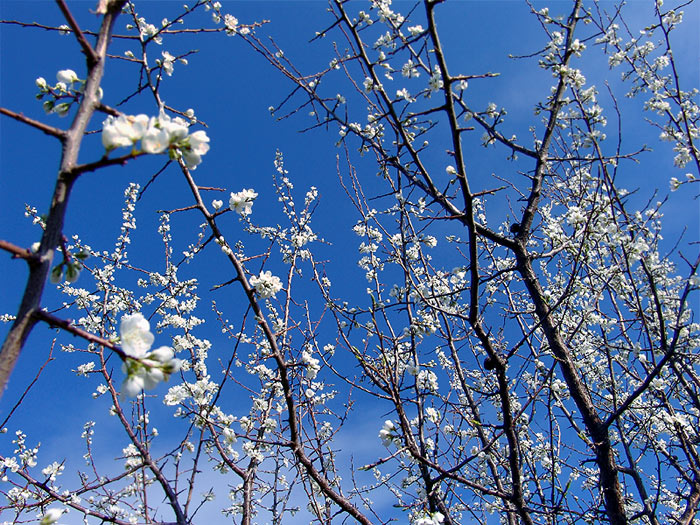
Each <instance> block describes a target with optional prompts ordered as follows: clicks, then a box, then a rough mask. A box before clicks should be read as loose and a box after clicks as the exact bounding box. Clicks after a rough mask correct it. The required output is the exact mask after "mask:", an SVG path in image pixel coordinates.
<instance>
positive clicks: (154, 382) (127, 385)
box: [122, 346, 182, 397]
mask: <svg viewBox="0 0 700 525" xmlns="http://www.w3.org/2000/svg"><path fill="white" fill-rule="evenodd" d="M180 368H182V361H181V360H180V359H175V352H173V349H172V348H170V347H168V346H161V347H160V348H157V349H156V350H153V352H150V353H148V354H146V355H145V356H144V357H143V358H142V359H140V360H139V361H137V360H134V359H128V360H127V361H126V362H125V363H124V364H123V365H122V370H123V371H124V373H125V374H127V376H126V379H124V383H123V384H122V393H124V394H125V395H126V396H129V397H134V396H137V395H138V394H139V393H140V392H141V391H142V390H150V389H152V388H155V387H156V386H158V383H161V382H162V381H167V380H168V378H169V377H170V374H174V373H175V372H177V371H178V370H180Z"/></svg>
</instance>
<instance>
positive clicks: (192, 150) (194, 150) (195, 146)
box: [182, 130, 209, 168]
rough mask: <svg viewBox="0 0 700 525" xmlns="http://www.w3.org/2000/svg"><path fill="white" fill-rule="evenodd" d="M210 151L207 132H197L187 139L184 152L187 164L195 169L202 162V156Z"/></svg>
mask: <svg viewBox="0 0 700 525" xmlns="http://www.w3.org/2000/svg"><path fill="white" fill-rule="evenodd" d="M207 151H209V137H207V132H206V131H202V130H200V131H195V132H194V133H192V134H191V135H190V136H189V137H187V141H186V147H185V148H184V149H183V150H182V156H183V158H184V159H185V164H187V167H189V168H195V167H197V165H199V164H200V163H201V162H202V155H204V154H205V153H206V152H207Z"/></svg>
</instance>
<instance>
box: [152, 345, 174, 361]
mask: <svg viewBox="0 0 700 525" xmlns="http://www.w3.org/2000/svg"><path fill="white" fill-rule="evenodd" d="M174 356H175V352H173V349H172V348H170V347H169V346H161V347H160V348H156V349H155V350H153V352H151V353H150V354H148V358H149V359H152V360H154V361H159V362H161V363H167V362H168V361H170V360H171V359H172V358H173V357H174Z"/></svg>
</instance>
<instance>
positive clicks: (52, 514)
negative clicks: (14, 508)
mask: <svg viewBox="0 0 700 525" xmlns="http://www.w3.org/2000/svg"><path fill="white" fill-rule="evenodd" d="M64 512H65V509H59V508H56V507H54V508H51V509H49V510H47V511H46V513H45V514H44V515H43V516H42V517H41V521H40V522H39V525H52V524H53V523H56V522H57V521H58V518H60V517H61V515H62V514H63V513H64Z"/></svg>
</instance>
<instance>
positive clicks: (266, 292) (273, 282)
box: [250, 271, 282, 299]
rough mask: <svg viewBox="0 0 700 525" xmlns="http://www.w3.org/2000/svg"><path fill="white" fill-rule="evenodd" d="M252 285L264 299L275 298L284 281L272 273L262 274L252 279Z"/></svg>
mask: <svg viewBox="0 0 700 525" xmlns="http://www.w3.org/2000/svg"><path fill="white" fill-rule="evenodd" d="M250 284H252V285H253V286H254V287H255V291H256V292H258V295H260V297H262V298H263V299H266V298H268V297H274V295H275V294H276V293H277V292H279V291H280V290H281V289H282V281H280V279H279V277H277V276H276V275H272V272H269V271H267V272H260V275H259V276H258V277H255V276H253V277H251V278H250Z"/></svg>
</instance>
